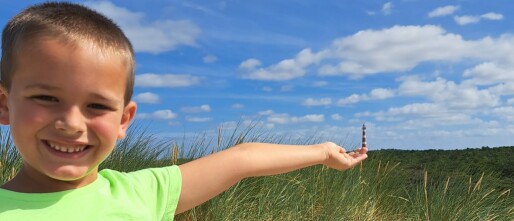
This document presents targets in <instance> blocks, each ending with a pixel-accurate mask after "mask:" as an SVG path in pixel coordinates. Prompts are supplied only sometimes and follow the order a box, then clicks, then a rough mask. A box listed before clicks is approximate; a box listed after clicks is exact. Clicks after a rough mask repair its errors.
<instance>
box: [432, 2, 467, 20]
mask: <svg viewBox="0 0 514 221" xmlns="http://www.w3.org/2000/svg"><path fill="white" fill-rule="evenodd" d="M459 8H460V6H456V5H447V6H444V7H439V8H436V9H434V10H433V11H431V12H429V13H428V17H430V18H433V17H441V16H446V15H451V14H453V13H454V12H455V11H457V10H459Z"/></svg>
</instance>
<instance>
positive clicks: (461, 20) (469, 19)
mask: <svg viewBox="0 0 514 221" xmlns="http://www.w3.org/2000/svg"><path fill="white" fill-rule="evenodd" d="M482 19H487V20H493V21H498V20H503V15H502V14H498V13H494V12H489V13H486V14H483V15H480V16H474V15H464V16H455V17H454V20H455V22H457V24H459V25H469V24H475V23H478V22H480V20H482Z"/></svg>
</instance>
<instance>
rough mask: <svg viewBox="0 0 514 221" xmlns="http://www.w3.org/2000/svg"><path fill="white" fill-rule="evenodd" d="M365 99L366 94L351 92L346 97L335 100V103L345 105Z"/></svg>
mask: <svg viewBox="0 0 514 221" xmlns="http://www.w3.org/2000/svg"><path fill="white" fill-rule="evenodd" d="M366 99H367V95H359V94H352V95H350V96H348V97H345V98H342V99H339V100H338V101H337V105H339V106H346V105H349V104H355V103H359V102H360V101H362V100H366Z"/></svg>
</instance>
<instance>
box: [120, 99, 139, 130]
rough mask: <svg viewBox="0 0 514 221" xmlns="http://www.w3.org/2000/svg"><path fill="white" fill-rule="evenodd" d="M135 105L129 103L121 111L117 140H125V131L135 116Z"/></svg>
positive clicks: (131, 102)
mask: <svg viewBox="0 0 514 221" xmlns="http://www.w3.org/2000/svg"><path fill="white" fill-rule="evenodd" d="M136 109H137V105H136V103H135V102H133V101H130V102H129V103H128V104H127V106H125V108H124V109H123V116H122V117H121V122H120V129H119V131H118V139H123V138H125V134H126V132H127V129H128V127H129V125H130V122H132V119H134V116H135V115H136Z"/></svg>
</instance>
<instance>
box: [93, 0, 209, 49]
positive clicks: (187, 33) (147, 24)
mask: <svg viewBox="0 0 514 221" xmlns="http://www.w3.org/2000/svg"><path fill="white" fill-rule="evenodd" d="M85 4H86V5H87V6H89V7H91V8H92V9H95V10H97V11H98V12H100V13H103V14H104V15H106V16H107V17H109V18H111V19H112V20H113V21H115V22H116V23H117V24H118V25H119V26H120V27H121V29H123V32H124V33H125V34H126V35H127V37H128V38H129V39H130V41H131V42H132V44H133V45H134V50H135V51H137V52H150V53H161V52H165V51H170V50H174V49H175V48H177V47H179V46H181V45H187V46H196V45H197V44H196V39H197V38H198V36H199V35H200V33H201V30H200V28H198V26H196V25H195V24H194V23H193V22H191V21H188V20H157V21H146V20H145V14H144V13H141V12H132V11H130V10H128V9H126V8H122V7H119V6H116V5H114V4H113V3H111V2H109V1H88V2H86V3H85Z"/></svg>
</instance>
